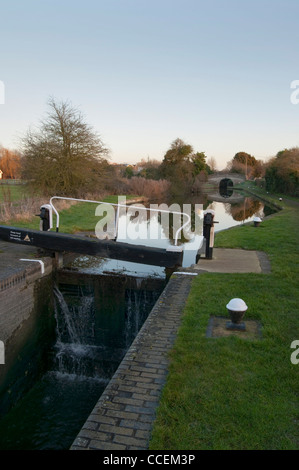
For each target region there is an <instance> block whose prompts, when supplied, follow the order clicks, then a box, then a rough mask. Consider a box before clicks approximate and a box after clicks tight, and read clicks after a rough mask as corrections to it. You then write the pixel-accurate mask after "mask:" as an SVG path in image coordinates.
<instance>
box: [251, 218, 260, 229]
mask: <svg viewBox="0 0 299 470" xmlns="http://www.w3.org/2000/svg"><path fill="white" fill-rule="evenodd" d="M261 222H262V219H261V218H260V217H254V219H253V223H254V226H255V227H259V226H260V224H261Z"/></svg>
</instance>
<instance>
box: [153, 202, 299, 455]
mask: <svg viewBox="0 0 299 470" xmlns="http://www.w3.org/2000/svg"><path fill="white" fill-rule="evenodd" d="M273 199H276V200H277V197H276V196H275V197H274V198H273ZM273 199H272V200H273ZM282 204H283V205H284V210H282V211H281V212H279V213H278V214H276V215H275V216H272V217H270V218H269V219H268V220H265V221H264V222H263V223H262V225H261V226H260V227H259V228H254V227H253V226H252V225H242V226H239V227H236V228H232V229H230V230H225V231H223V232H221V233H218V234H217V236H216V238H215V245H216V246H218V247H230V248H231V247H241V248H246V249H249V250H261V251H264V252H266V253H267V254H268V256H269V258H270V260H271V267H272V272H271V274H217V273H206V274H201V275H200V276H197V277H196V278H194V280H193V284H192V289H191V293H190V296H189V298H188V302H187V305H186V307H185V311H184V315H183V319H182V325H181V328H180V329H179V332H178V337H177V340H176V343H175V346H174V348H173V351H172V352H171V355H170V359H171V364H170V373H169V376H168V380H167V384H166V386H165V388H164V391H163V396H162V400H161V403H160V406H159V408H158V413H157V420H156V422H155V425H154V429H153V435H152V440H151V443H150V449H152V450H153V449H158V450H166V449H167V450H171V449H172V450H174V449H176V450H207V449H212V450H222V449H226V450H231V449H232V450H233V449H234V450H236V449H238V450H245V449H248V450H250V449H260V450H266V449H297V450H298V449H299V426H298V424H299V396H298V393H299V364H298V365H294V364H292V363H291V360H290V356H291V353H292V352H293V349H291V347H290V345H291V343H292V341H294V340H299V315H298V313H299V312H298V306H299V289H298V279H299V250H298V248H299V242H298V233H299V207H297V208H296V207H291V206H289V205H288V204H287V203H286V202H285V201H284V200H283V203H282ZM234 297H241V298H242V299H243V300H245V302H246V304H247V305H248V310H247V312H246V315H245V318H244V320H245V321H246V319H254V320H257V321H259V322H260V323H261V325H262V338H261V339H254V340H249V339H242V338H238V337H233V336H230V337H227V338H208V337H206V330H207V326H208V322H209V318H210V316H211V315H217V316H219V315H224V316H225V315H227V310H226V307H225V306H226V304H227V303H228V301H229V300H230V299H231V298H234Z"/></svg>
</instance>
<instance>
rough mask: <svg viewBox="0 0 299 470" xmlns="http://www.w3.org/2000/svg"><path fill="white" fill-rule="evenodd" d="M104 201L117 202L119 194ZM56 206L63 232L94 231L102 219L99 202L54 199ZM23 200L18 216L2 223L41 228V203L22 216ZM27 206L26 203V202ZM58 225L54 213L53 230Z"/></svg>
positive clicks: (35, 228) (128, 197) (128, 198)
mask: <svg viewBox="0 0 299 470" xmlns="http://www.w3.org/2000/svg"><path fill="white" fill-rule="evenodd" d="M126 199H127V201H130V200H133V199H136V196H134V195H128V196H126ZM101 201H102V202H109V203H113V204H116V203H118V196H114V195H111V196H105V197H103V198H102V199H101ZM47 203H48V201H47V200H43V201H40V203H39V204H47ZM53 203H54V206H55V207H56V208H57V210H58V213H59V231H60V232H63V233H76V232H94V231H95V227H96V224H97V222H98V221H99V220H100V216H96V215H95V210H96V207H97V204H95V203H90V202H77V203H73V204H72V205H70V204H69V203H68V202H67V201H64V200H62V201H59V200H54V201H53ZM22 204H23V203H22V201H21V200H19V205H20V209H19V211H18V212H19V213H20V215H18V217H17V218H10V219H9V220H6V221H4V222H2V225H8V226H13V227H20V228H28V229H34V230H39V223H40V218H39V217H37V216H36V215H34V212H35V214H38V213H39V204H37V205H36V207H34V206H33V205H32V206H30V211H31V212H30V214H29V216H28V208H27V207H26V210H24V213H25V212H26V217H22ZM24 206H25V204H24ZM55 227H56V215H55V213H53V230H55Z"/></svg>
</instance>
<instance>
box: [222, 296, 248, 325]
mask: <svg viewBox="0 0 299 470" xmlns="http://www.w3.org/2000/svg"><path fill="white" fill-rule="evenodd" d="M226 308H227V310H228V313H229V316H230V319H231V321H230V322H227V324H226V328H227V329H228V330H241V331H244V330H245V329H246V327H245V323H244V322H242V319H243V317H244V315H245V312H246V310H247V309H248V307H247V305H246V303H245V302H244V300H242V299H239V298H235V299H231V300H230V301H229V303H228V304H227V305H226Z"/></svg>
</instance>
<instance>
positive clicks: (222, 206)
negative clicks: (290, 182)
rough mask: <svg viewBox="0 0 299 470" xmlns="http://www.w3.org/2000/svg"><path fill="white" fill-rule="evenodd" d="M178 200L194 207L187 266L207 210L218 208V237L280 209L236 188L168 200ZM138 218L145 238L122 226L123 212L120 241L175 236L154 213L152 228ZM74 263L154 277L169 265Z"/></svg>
mask: <svg viewBox="0 0 299 470" xmlns="http://www.w3.org/2000/svg"><path fill="white" fill-rule="evenodd" d="M174 202H176V203H178V204H179V205H180V207H181V210H183V205H184V204H190V205H191V207H192V209H193V212H192V220H193V224H192V227H191V232H194V236H192V238H191V240H190V241H187V240H185V241H184V243H183V246H184V255H183V267H190V266H191V265H192V264H194V263H195V262H196V255H197V251H198V248H199V245H200V243H201V239H202V234H203V211H204V210H208V209H210V210H214V211H215V221H217V223H215V239H216V237H217V232H219V231H221V230H225V229H227V228H230V227H234V226H237V225H242V224H244V223H250V222H251V221H253V219H254V217H256V216H258V217H260V218H261V219H264V218H265V217H266V216H268V215H270V214H273V213H274V212H276V209H274V208H273V207H271V206H270V205H268V204H265V203H264V202H263V201H262V200H260V199H257V198H255V197H252V196H246V195H245V194H244V193H243V192H237V191H233V190H231V191H230V192H227V193H222V195H220V193H219V192H218V191H214V192H213V193H206V194H201V195H198V196H195V197H191V198H189V199H188V200H182V201H180V200H177V201H173V200H172V201H168V202H167V204H168V206H171V204H173V203H174ZM196 204H202V206H203V210H202V211H199V212H198V213H196V212H195V210H194V209H195V207H196ZM136 220H137V221H138V222H136V221H134V220H132V221H131V223H132V226H133V228H134V227H135V226H136V227H135V228H136V230H135V232H136V233H138V232H139V233H140V234H141V235H142V236H143V238H141V237H140V239H137V240H135V239H133V240H132V239H130V237H129V236H128V233H127V232H126V231H125V230H122V227H124V226H125V225H126V217H125V216H122V217H121V218H120V222H119V234H118V241H121V242H125V243H134V244H135V243H136V244H139V245H145V246H153V247H158V248H165V249H166V248H167V247H169V246H170V245H171V244H172V243H173V239H171V238H167V237H165V236H163V233H164V232H163V227H162V226H161V224H160V221H159V219H158V218H157V217H151V230H150V229H149V223H148V220H143V221H140V219H138V218H137V219H136ZM137 227H138V229H137ZM132 233H134V230H133V229H132V228H131V229H130V230H129V235H130V234H132ZM151 233H154V234H157V233H159V234H160V238H156V237H155V238H154V239H153V238H151V236H150V235H151ZM72 267H73V268H75V269H79V270H80V271H81V272H85V273H94V274H96V273H123V274H128V275H134V276H141V277H152V278H163V277H165V276H166V272H165V269H164V268H162V267H158V266H150V265H144V264H138V263H131V262H128V261H120V260H112V259H99V258H96V257H92V256H79V257H78V258H77V259H76V261H75V262H74V263H73V264H72Z"/></svg>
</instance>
